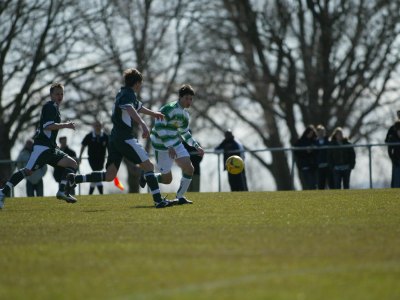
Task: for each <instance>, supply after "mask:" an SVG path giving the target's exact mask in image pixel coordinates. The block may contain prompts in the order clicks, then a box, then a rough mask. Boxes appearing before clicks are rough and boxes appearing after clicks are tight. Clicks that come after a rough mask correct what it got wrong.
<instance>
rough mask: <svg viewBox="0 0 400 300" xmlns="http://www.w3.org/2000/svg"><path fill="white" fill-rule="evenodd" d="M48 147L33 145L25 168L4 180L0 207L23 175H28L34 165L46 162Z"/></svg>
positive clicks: (0, 190) (0, 195) (41, 164)
mask: <svg viewBox="0 0 400 300" xmlns="http://www.w3.org/2000/svg"><path fill="white" fill-rule="evenodd" d="M48 152H49V148H48V147H45V146H34V147H33V150H32V153H31V155H30V157H29V160H28V163H27V164H26V166H25V168H23V169H20V170H18V171H17V172H15V173H14V174H13V175H12V176H11V177H10V179H9V180H8V181H7V182H6V184H5V186H4V187H3V188H2V189H0V209H1V208H3V207H4V200H5V198H6V197H9V196H10V194H11V190H12V189H13V188H14V187H15V186H17V185H18V184H19V183H20V182H21V181H22V180H23V179H24V178H25V177H27V176H30V175H31V174H32V173H33V172H32V169H33V168H34V167H35V166H39V167H42V166H43V165H44V164H46V163H47V155H46V154H47V153H48Z"/></svg>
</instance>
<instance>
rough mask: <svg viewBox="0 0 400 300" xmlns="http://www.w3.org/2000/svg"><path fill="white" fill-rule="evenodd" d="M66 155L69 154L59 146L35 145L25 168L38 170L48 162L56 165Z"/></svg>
mask: <svg viewBox="0 0 400 300" xmlns="http://www.w3.org/2000/svg"><path fill="white" fill-rule="evenodd" d="M65 156H67V154H66V153H64V152H63V151H61V150H60V149H58V148H49V147H46V146H41V145H35V146H33V151H32V153H31V156H30V157H29V161H28V162H27V164H26V166H25V168H27V169H29V170H37V169H39V168H41V167H43V166H44V165H46V164H47V165H51V166H53V167H56V166H57V163H58V162H59V161H60V160H61V159H63V158H64V157H65Z"/></svg>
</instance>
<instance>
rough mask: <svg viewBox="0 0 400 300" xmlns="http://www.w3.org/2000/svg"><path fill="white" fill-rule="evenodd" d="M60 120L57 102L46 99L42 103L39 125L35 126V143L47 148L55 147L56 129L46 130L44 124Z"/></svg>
mask: <svg viewBox="0 0 400 300" xmlns="http://www.w3.org/2000/svg"><path fill="white" fill-rule="evenodd" d="M60 122H61V115H60V111H59V110H58V105H57V103H55V102H54V101H52V100H50V101H48V102H47V103H46V104H45V105H43V108H42V113H41V115H40V123H39V127H38V128H37V130H36V134H35V137H34V141H35V145H43V146H47V147H49V148H56V147H57V142H56V139H57V134H58V130H46V126H49V125H51V124H54V123H60Z"/></svg>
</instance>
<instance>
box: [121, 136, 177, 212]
mask: <svg viewBox="0 0 400 300" xmlns="http://www.w3.org/2000/svg"><path fill="white" fill-rule="evenodd" d="M117 146H118V148H119V150H120V152H121V153H123V155H124V157H125V158H126V159H128V160H129V161H131V162H132V163H134V164H138V165H139V166H140V168H141V169H142V170H143V171H144V175H145V177H146V181H147V184H148V186H149V188H150V193H151V195H152V197H153V200H154V205H155V206H156V208H163V207H167V206H171V205H173V203H172V202H171V201H168V200H167V199H163V198H162V197H161V192H160V187H159V185H158V181H157V178H156V177H155V175H154V165H153V163H152V162H151V161H150V159H149V155H148V154H147V152H146V151H145V150H144V149H143V147H142V145H140V144H139V143H138V141H137V140H136V139H130V140H126V141H124V142H123V143H120V144H118V145H117Z"/></svg>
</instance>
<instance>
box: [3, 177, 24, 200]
mask: <svg viewBox="0 0 400 300" xmlns="http://www.w3.org/2000/svg"><path fill="white" fill-rule="evenodd" d="M24 177H25V172H24V171H23V170H18V172H15V173H14V174H13V175H12V176H11V178H10V180H8V183H9V184H10V185H11V186H13V187H15V186H16V185H17V184H18V183H20V182H21V181H22V180H23V179H24ZM10 185H8V184H6V185H5V186H4V188H3V193H4V195H6V196H7V197H9V196H10V194H11V188H10Z"/></svg>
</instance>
